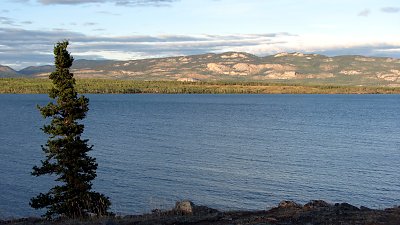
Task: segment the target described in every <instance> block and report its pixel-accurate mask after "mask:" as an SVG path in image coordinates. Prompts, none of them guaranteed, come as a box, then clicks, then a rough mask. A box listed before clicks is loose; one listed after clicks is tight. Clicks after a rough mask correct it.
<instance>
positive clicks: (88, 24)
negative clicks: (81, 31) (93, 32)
mask: <svg viewBox="0 0 400 225" xmlns="http://www.w3.org/2000/svg"><path fill="white" fill-rule="evenodd" d="M95 25H97V23H93V22H86V23H83V26H95Z"/></svg>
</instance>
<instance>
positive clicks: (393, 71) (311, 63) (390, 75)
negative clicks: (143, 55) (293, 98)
mask: <svg viewBox="0 0 400 225" xmlns="http://www.w3.org/2000/svg"><path fill="white" fill-rule="evenodd" d="M51 71H53V67H52V66H40V67H28V68H25V69H23V70H21V71H18V73H17V74H16V75H15V76H17V75H18V74H19V75H24V76H32V77H44V76H48V73H49V72H51ZM14 72H15V71H14ZM72 72H73V73H74V74H75V76H76V77H78V78H109V79H137V80H181V81H198V80H200V81H213V80H231V81H233V80H237V81H270V82H288V83H305V84H307V83H309V84H310V83H312V84H333V85H369V86H371V85H375V86H400V59H394V58H381V57H365V56H358V55H347V56H336V57H328V56H324V55H318V54H302V53H297V52H295V53H279V54H276V55H271V56H266V57H258V56H255V55H251V54H248V53H243V52H226V53H222V54H202V55H192V56H180V57H167V58H153V59H141V60H130V61H111V60H101V61H97V60H76V61H75V62H74V65H73V67H72ZM0 73H1V72H0Z"/></svg>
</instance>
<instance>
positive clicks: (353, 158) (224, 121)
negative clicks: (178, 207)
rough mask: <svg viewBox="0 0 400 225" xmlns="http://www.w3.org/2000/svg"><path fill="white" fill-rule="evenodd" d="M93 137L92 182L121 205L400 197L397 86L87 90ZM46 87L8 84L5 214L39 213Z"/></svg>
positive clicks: (372, 202) (88, 134) (362, 201)
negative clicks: (391, 89)
mask: <svg viewBox="0 0 400 225" xmlns="http://www.w3.org/2000/svg"><path fill="white" fill-rule="evenodd" d="M87 96H88V97H89V99H90V111H89V114H88V116H87V119H85V120H84V124H85V129H86V130H85V133H84V137H85V138H88V139H90V144H93V145H94V148H93V149H94V150H93V151H92V152H91V155H93V156H95V157H96V158H97V162H98V163H99V168H98V170H97V172H98V177H97V178H96V180H95V182H94V189H95V190H96V191H99V192H102V193H104V194H106V195H107V196H109V197H110V198H111V201H112V203H113V207H112V210H113V211H114V212H117V213H118V214H122V215H125V214H137V213H143V212H149V211H150V210H151V209H153V208H162V209H165V208H170V207H172V206H173V205H174V203H175V201H177V200H181V199H190V200H192V201H194V202H195V203H196V204H205V205H208V206H211V207H215V208H218V209H265V208H268V207H272V206H274V205H276V204H277V203H279V201H281V200H285V199H288V200H294V201H298V202H300V203H305V202H307V201H309V200H312V199H324V200H327V201H330V202H349V203H351V204H355V205H358V206H360V205H365V206H368V207H375V208H384V207H391V206H393V205H399V204H400V165H399V162H400V96H399V95H145V94H143V95H87ZM48 101H49V99H48V97H47V96H46V95H0V120H1V125H0V134H1V135H0V168H1V173H0V190H1V192H0V218H9V217H21V216H32V215H40V213H41V212H40V211H39V212H38V211H35V210H33V209H31V208H30V207H29V205H28V202H29V199H30V198H31V197H33V196H35V195H37V194H38V193H39V192H46V191H47V190H48V189H49V188H50V187H51V185H52V177H37V178H36V177H33V176H31V175H30V172H31V169H32V166H34V165H40V160H41V159H43V158H44V155H43V153H42V150H41V148H40V145H42V144H45V142H46V140H47V137H46V136H45V135H44V134H43V133H42V132H41V130H40V127H41V126H42V125H43V124H44V123H45V122H46V121H45V120H44V119H43V118H42V117H41V116H40V114H39V112H38V110H37V109H36V108H35V107H36V105H37V104H39V105H45V104H46V103H47V102H48Z"/></svg>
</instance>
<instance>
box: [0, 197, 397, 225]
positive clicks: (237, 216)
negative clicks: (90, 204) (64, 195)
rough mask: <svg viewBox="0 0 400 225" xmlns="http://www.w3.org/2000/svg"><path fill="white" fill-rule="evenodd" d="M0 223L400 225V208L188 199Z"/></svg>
mask: <svg viewBox="0 0 400 225" xmlns="http://www.w3.org/2000/svg"><path fill="white" fill-rule="evenodd" d="M0 224H11V225H22V224H26V225H36V224H43V225H46V224H48V225H50V224H59V225H67V224H78V225H94V224H96V225H97V224H99V225H100V224H102V225H103V224H109V225H128V224H136V225H153V224H160V225H161V224H171V225H172V224H182V225H183V224H205V225H208V224H213V225H228V224H249V225H261V224H266V225H269V224H271V225H272V224H277V225H298V224H300V225H302V224H304V225H306V224H307V225H309V224H312V225H336V224H346V225H352V224H357V225H370V224H374V225H375V224H376V225H377V224H385V225H398V224H400V207H393V208H387V209H383V210H382V209H370V208H367V207H364V206H361V207H356V206H353V205H350V204H348V203H335V204H332V203H327V202H325V201H322V200H313V201H310V202H308V203H307V204H305V205H302V204H298V203H296V202H293V201H282V202H281V203H279V205H278V206H276V207H274V208H272V209H267V210H266V209H264V210H253V211H219V210H216V209H213V208H209V207H207V206H198V205H195V204H194V203H193V202H190V201H188V200H185V201H181V202H177V203H176V206H175V208H173V209H170V210H159V209H154V210H152V212H151V213H149V214H143V215H128V216H107V217H101V218H97V217H91V218H86V219H58V220H54V221H48V220H44V219H41V218H21V219H13V220H7V221H4V220H0Z"/></svg>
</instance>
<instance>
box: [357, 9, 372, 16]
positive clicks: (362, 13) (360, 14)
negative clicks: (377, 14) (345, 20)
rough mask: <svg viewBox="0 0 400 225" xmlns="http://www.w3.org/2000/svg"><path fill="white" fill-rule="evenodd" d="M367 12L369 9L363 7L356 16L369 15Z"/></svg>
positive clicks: (369, 12)
mask: <svg viewBox="0 0 400 225" xmlns="http://www.w3.org/2000/svg"><path fill="white" fill-rule="evenodd" d="M369 14H371V11H370V10H369V9H364V10H363V11H361V12H359V13H358V16H365V17H367V16H369Z"/></svg>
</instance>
